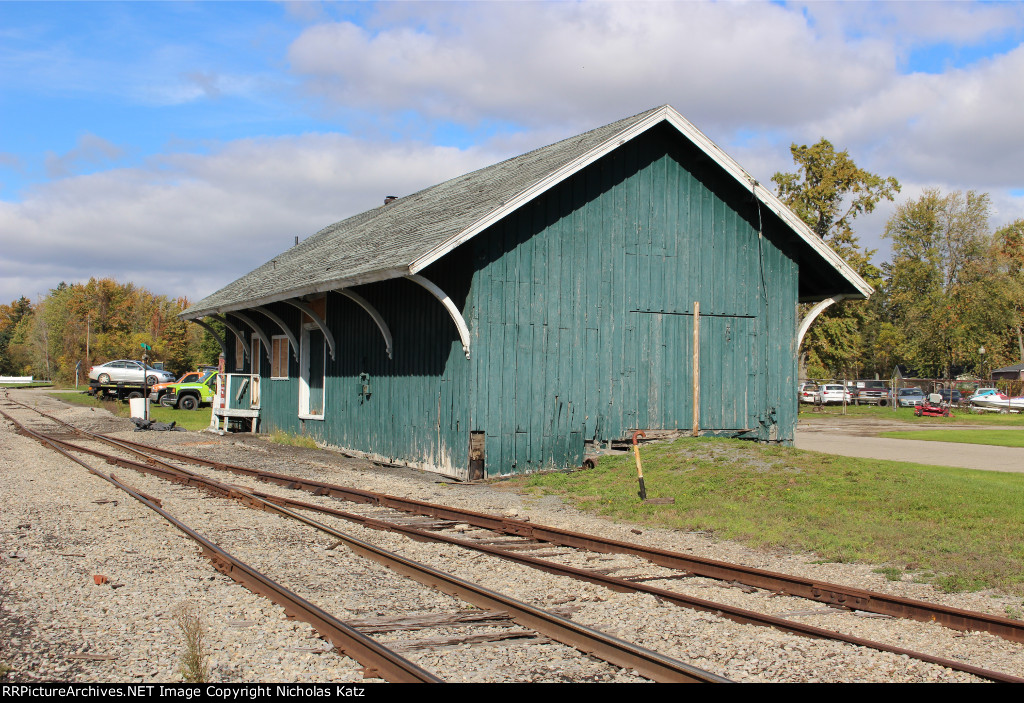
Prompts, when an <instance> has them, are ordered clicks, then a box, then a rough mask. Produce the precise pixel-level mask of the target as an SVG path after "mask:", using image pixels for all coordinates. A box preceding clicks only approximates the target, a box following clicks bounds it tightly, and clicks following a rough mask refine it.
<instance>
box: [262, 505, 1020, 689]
mask: <svg viewBox="0 0 1024 703" xmlns="http://www.w3.org/2000/svg"><path fill="white" fill-rule="evenodd" d="M253 494H254V495H256V496H258V497H260V498H263V499H264V500H268V501H270V502H279V503H280V504H283V505H286V506H287V507H289V508H298V509H302V510H311V511H316V512H320V513H324V514H327V515H331V516H333V517H338V518H341V519H344V520H349V521H351V522H356V523H359V524H361V525H363V526H365V527H369V528H371V529H376V530H383V531H388V532H396V533H399V534H404V535H406V536H408V537H410V538H412V539H415V540H417V541H424V542H440V543H444V544H451V545H454V546H458V547H463V548H465V549H472V550H476V551H478V552H482V553H485V554H489V555H491V556H494V557H498V558H501V559H506V560H509V561H513V562H516V563H519V564H523V565H525V566H530V567H532V568H535V569H539V570H541V571H546V572H548V573H552V574H555V575H558V576H567V577H569V578H575V579H577V580H582V581H589V582H590V583H594V584H598V585H600V586H604V587H606V588H609V589H612V590H614V591H619V592H636V593H644V594H649V595H653V596H655V597H656V598H660V599H662V600H665V601H668V602H670V603H674V604H676V605H679V606H682V607H686V608H691V609H694V610H700V611H704V612H709V613H714V614H716V615H719V616H722V617H725V618H728V619H730V620H732V621H734V622H738V623H740V624H744V625H758V626H762V627H772V628H775V629H777V630H782V631H784V632H790V633H793V634H797V635H802V636H804V637H811V638H815V639H830V640H835V641H839V642H846V643H848V644H852V645H857V646H860V647H868V648H870V649H875V650H877V651H880V652H889V653H892V654H898V655H906V656H908V657H912V658H914V659H918V660H920V661H923V662H928V663H930V664H937V665H939V666H944V667H946V668H949V669H954V670H957V671H963V672H965V673H969V674H973V675H975V676H978V677H980V678H984V679H988V680H991V681H998V682H1001V683H1024V678H1021V677H1019V676H1013V675H1012V674H1006V673H1003V672H999V671H993V670H991V669H985V668H982V667H978V666H974V665H972V664H965V663H963V662H961V661H957V660H955V659H946V658H944V657H937V656H934V655H931V654H927V653H924V652H917V651H914V650H910V649H905V648H903V647H896V646H893V645H888V644H885V643H884V642H876V641H874V640H869V639H865V638H863V637H855V636H853V635H847V634H844V633H842V632H836V631H834V630H828V629H825V628H821V627H815V626H813V625H805V624H803V623H797V622H791V621H789V620H786V619H784V618H779V617H775V616H772V615H765V614H763V613H758V612H756V611H753V610H747V609H744V608H737V607H735V606H731V605H726V604H724V603H716V602H714V601H709V600H704V599H702V598H695V597H692V596H687V595H684V594H682V593H678V592H676V591H669V590H666V589H663V588H658V587H656V586H648V585H645V584H638V583H636V582H633V581H629V580H626V579H622V578H619V577H615V576H609V575H607V574H603V573H600V572H595V571H590V570H588V569H580V568H577V567H573V566H567V565H564V564H559V563H557V562H552V561H547V560H545V559H539V558H537V557H530V556H526V555H524V554H519V553H517V552H514V551H509V550H505V549H502V548H500V547H495V546H492V545H487V544H479V543H474V542H471V541H469V540H464V539H459V538H457V537H451V536H448V535H444V534H439V533H436V532H433V531H429V530H422V529H419V528H416V527H413V526H411V525H401V524H397V523H392V522H388V521H387V520H381V519H379V518H371V517H367V516H365V515H359V514H357V513H348V512H345V511H343V510H338V509H336V508H329V507H325V506H320V505H315V504H313V503H305V502H302V501H298V500H294V499H291V498H284V497H281V496H275V495H272V494H269V493H261V492H258V491H253Z"/></svg>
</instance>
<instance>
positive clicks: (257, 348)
mask: <svg viewBox="0 0 1024 703" xmlns="http://www.w3.org/2000/svg"><path fill="white" fill-rule="evenodd" d="M262 355H263V345H262V344H261V343H260V340H259V338H257V337H253V340H252V359H251V360H250V362H249V364H250V365H249V373H251V374H255V375H257V376H259V375H260V362H261V361H262V360H263V356H262Z"/></svg>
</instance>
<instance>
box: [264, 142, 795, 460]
mask: <svg viewBox="0 0 1024 703" xmlns="http://www.w3.org/2000/svg"><path fill="white" fill-rule="evenodd" d="M758 207H759V206H758V205H757V201H756V200H754V199H753V197H752V196H751V194H750V193H749V192H744V191H743V189H742V188H741V187H740V186H739V185H737V184H736V183H735V181H733V180H731V179H729V178H728V177H726V176H724V175H722V174H720V173H719V172H718V170H717V167H716V166H714V165H713V164H711V163H710V162H709V161H708V160H707V158H706V157H705V156H704V155H703V154H702V153H701V152H699V150H698V149H696V148H695V147H693V146H692V145H691V144H689V143H687V142H686V141H685V140H684V139H682V138H681V137H680V136H679V135H678V133H677V132H675V131H674V130H673V129H672V128H671V127H658V128H653V129H651V130H649V131H648V132H646V133H645V134H643V135H641V136H640V137H637V138H636V139H634V140H633V141H631V142H629V143H627V144H625V145H623V146H622V147H620V148H619V149H617V150H615V151H613V152H612V153H610V154H609V155H607V156H605V157H603V158H602V159H600V160H598V161H597V162H595V163H593V164H591V165H590V166H588V167H587V168H585V169H583V170H582V171H581V172H579V173H578V174H576V175H575V176H573V177H571V178H570V179H568V180H566V181H565V182H563V183H561V184H559V185H558V186H555V187H554V188H552V189H550V190H549V191H547V192H546V193H544V194H543V195H541V196H539V197H538V198H536V199H534V200H533V201H531V202H530V203H528V204H526V205H524V206H523V207H521V208H520V209H519V210H517V211H515V212H513V213H511V214H510V215H508V216H507V217H505V218H504V219H503V220H501V221H500V222H497V223H495V224H494V225H492V226H491V227H490V228H488V229H487V230H486V231H484V232H482V233H481V234H479V235H477V236H476V237H474V238H473V239H472V240H470V241H469V242H467V243H465V244H463V245H462V246H460V247H458V248H456V249H455V250H454V251H452V252H451V253H450V254H448V255H447V256H445V257H444V258H442V259H441V260H440V261H438V262H436V263H434V264H433V265H431V266H430V267H428V268H427V269H426V270H425V271H423V272H422V273H423V274H424V275H425V276H426V277H427V278H428V279H430V280H432V281H434V282H435V283H436V284H437V285H439V286H440V287H441V288H442V289H443V290H445V292H447V293H448V294H449V295H450V296H451V297H452V299H453V300H454V301H455V303H456V305H457V306H458V307H459V309H461V310H463V311H464V316H465V317H466V319H467V322H468V324H469V327H470V336H471V349H472V359H471V360H467V359H466V358H465V355H464V353H463V350H462V346H461V343H460V340H459V337H458V333H457V331H456V328H455V325H454V323H453V322H452V320H451V318H450V317H449V316H448V313H447V311H446V310H445V309H444V308H443V306H442V305H441V304H440V303H439V302H438V301H437V300H436V299H434V298H433V296H431V295H430V294H429V293H428V292H427V291H425V290H423V289H422V288H420V287H419V286H418V285H416V284H414V283H412V282H410V281H406V280H403V279H396V280H391V281H384V282H380V283H374V284H369V285H364V286H359V287H357V288H356V289H355V290H357V291H358V292H359V294H360V295H362V296H363V297H365V298H366V299H367V300H368V301H369V302H370V303H371V304H373V305H374V306H375V307H376V308H377V309H378V310H379V311H380V313H381V315H382V316H383V317H384V319H385V320H386V321H387V324H388V325H389V327H390V328H391V332H392V334H393V337H394V358H393V359H388V357H387V354H386V353H385V345H384V341H383V338H382V336H381V334H380V332H379V330H378V329H377V326H376V325H375V324H374V322H373V320H372V319H371V318H370V316H369V315H368V314H367V313H366V312H365V311H364V310H362V308H360V307H359V306H358V305H356V304H355V303H354V302H353V301H351V300H350V299H348V298H345V297H343V296H341V295H338V294H336V293H328V294H327V301H326V317H325V319H326V321H327V324H328V325H329V327H330V329H331V330H332V332H333V334H334V337H335V341H336V345H337V349H336V356H335V358H334V359H331V358H330V357H329V356H328V358H327V360H326V368H327V371H326V379H325V382H324V388H323V396H324V419H323V420H300V419H299V417H298V402H299V401H298V399H299V375H300V370H299V364H298V362H297V361H296V360H295V359H294V358H292V357H291V355H289V362H288V363H289V378H288V379H284V380H272V379H270V378H269V370H270V364H269V362H267V361H264V360H261V365H260V366H261V370H262V372H263V376H264V378H263V383H262V413H261V424H262V428H263V429H264V430H267V431H273V430H278V429H280V430H284V431H286V432H294V433H301V434H305V435H309V436H312V437H314V438H316V439H317V440H318V441H321V442H325V443H327V444H331V445H335V446H340V447H345V448H349V449H353V450H357V451H360V452H364V453H366V454H369V455H371V456H375V457H379V458H381V459H382V460H385V461H391V462H394V463H407V464H410V465H415V466H423V467H429V468H433V469H435V470H438V471H441V472H442V473H446V474H449V475H456V476H466V475H467V471H468V463H469V456H468V451H469V436H470V434H469V433H470V432H471V431H479V432H483V433H484V452H485V457H484V466H485V471H486V473H487V475H488V476H497V475H505V474H513V473H526V472H530V471H537V470H541V469H549V468H554V469H558V468H565V467H568V466H578V465H579V464H580V463H581V462H582V460H583V457H584V451H585V442H587V441H605V440H611V439H625V438H628V437H629V434H630V432H631V431H633V430H635V429H645V430H646V429H688V428H689V427H690V425H691V421H692V414H693V405H692V403H693V397H692V378H693V376H692V368H691V366H692V355H693V336H692V334H693V322H694V318H693V309H694V302H696V301H699V302H700V310H701V323H700V331H701V336H700V358H701V375H700V379H701V380H700V382H701V393H700V402H701V407H700V424H701V428H702V429H703V430H706V431H709V432H716V433H722V434H733V435H743V436H749V437H756V438H758V439H761V440H764V441H791V440H792V438H793V433H794V429H795V424H796V401H795V397H794V394H795V379H796V354H795V349H794V344H795V329H796V317H795V316H796V300H797V284H798V272H797V266H796V255H795V253H794V252H793V251H792V250H791V247H793V246H794V245H793V243H792V241H791V237H792V234H791V233H790V232H789V231H788V230H787V229H786V228H785V227H784V225H782V224H781V223H780V222H779V221H778V219H777V218H775V216H774V215H771V214H770V213H767V212H759V210H758ZM762 218H763V224H761V223H762ZM762 226H763V227H764V236H759V231H758V230H759V229H760V228H761V227H762ZM270 307H271V308H272V309H273V310H274V312H276V313H277V314H278V315H280V316H281V317H282V319H284V320H285V322H286V323H287V324H288V325H289V326H290V328H291V329H292V330H293V331H294V332H296V334H297V335H298V333H299V331H300V324H301V319H300V318H301V315H300V314H299V312H298V311H297V310H295V309H294V308H292V307H291V306H288V305H286V304H283V303H277V304H273V305H271V306H270ZM253 314H254V315H255V314H256V313H253ZM269 327H271V326H269V325H268V328H269ZM275 333H276V332H275ZM312 336H313V337H316V336H317V335H312ZM360 374H368V376H369V385H370V393H369V395H368V396H367V395H364V394H363V393H362V392H361V391H362V382H361V381H360Z"/></svg>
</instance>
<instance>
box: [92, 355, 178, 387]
mask: <svg viewBox="0 0 1024 703" xmlns="http://www.w3.org/2000/svg"><path fill="white" fill-rule="evenodd" d="M89 380H90V381H96V382H97V383H99V384H100V385H102V386H105V385H107V384H109V383H142V382H146V383H148V384H149V385H151V386H152V385H156V384H157V383H166V382H168V381H173V380H174V374H172V373H171V372H169V371H162V370H161V369H158V368H154V367H152V366H149V365H144V364H143V363H142V362H141V361H133V360H132V359H118V360H117V361H108V362H107V363H105V364H100V365H99V366H93V367H92V368H91V369H89Z"/></svg>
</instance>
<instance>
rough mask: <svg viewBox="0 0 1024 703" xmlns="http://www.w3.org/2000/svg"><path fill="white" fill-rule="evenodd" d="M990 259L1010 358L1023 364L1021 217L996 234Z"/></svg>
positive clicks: (1023, 234)
mask: <svg viewBox="0 0 1024 703" xmlns="http://www.w3.org/2000/svg"><path fill="white" fill-rule="evenodd" d="M992 258H993V261H994V263H995V268H996V274H997V276H996V281H997V282H998V287H999V292H1000V293H1001V297H1002V298H1003V300H1004V303H1005V305H1006V308H1007V314H1008V318H1009V319H1008V323H1009V327H1010V336H1011V338H1012V339H1013V341H1015V342H1016V345H1015V346H1016V349H1015V351H1016V354H1015V355H1014V356H1012V357H1010V358H1014V359H1015V360H1016V361H1017V362H1021V363H1024V218H1022V219H1019V220H1017V221H1015V222H1011V223H1010V224H1008V225H1006V226H1005V227H1001V228H1000V229H999V230H997V231H996V233H995V237H994V242H993V257H992ZM1007 361H1008V363H1013V362H1012V361H1010V360H1009V359H1007Z"/></svg>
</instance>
